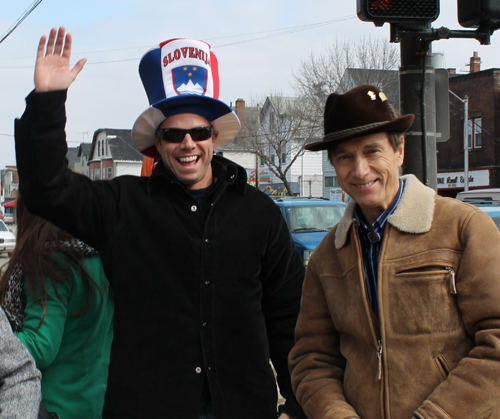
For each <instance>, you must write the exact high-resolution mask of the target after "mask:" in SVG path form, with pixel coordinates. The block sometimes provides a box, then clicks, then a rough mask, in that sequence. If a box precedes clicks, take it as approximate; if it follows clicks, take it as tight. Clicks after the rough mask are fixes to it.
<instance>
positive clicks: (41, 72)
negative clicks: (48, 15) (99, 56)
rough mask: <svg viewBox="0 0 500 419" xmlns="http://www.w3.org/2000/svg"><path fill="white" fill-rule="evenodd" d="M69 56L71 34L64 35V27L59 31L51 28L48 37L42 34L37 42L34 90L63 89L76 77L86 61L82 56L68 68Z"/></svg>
mask: <svg viewBox="0 0 500 419" xmlns="http://www.w3.org/2000/svg"><path fill="white" fill-rule="evenodd" d="M70 57H71V34H69V33H68V34H66V35H65V29H64V27H62V26H61V27H60V28H59V31H57V29H55V28H52V30H51V31H50V35H49V39H48V41H47V37H46V36H45V35H44V36H42V37H41V38H40V42H39V44H38V53H37V57H36V64H35V91H36V92H49V91H52V90H65V89H67V88H68V87H69V86H70V85H71V83H73V82H74V81H75V79H76V76H78V74H79V73H80V71H82V69H83V66H84V65H85V63H86V62H87V59H86V58H82V59H81V60H80V61H78V62H77V63H76V64H75V66H74V67H73V68H72V69H71V70H70V69H69V60H70Z"/></svg>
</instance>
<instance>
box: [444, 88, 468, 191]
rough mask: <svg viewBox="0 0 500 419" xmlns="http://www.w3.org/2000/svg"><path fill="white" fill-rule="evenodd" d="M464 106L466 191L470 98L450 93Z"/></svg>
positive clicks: (465, 180)
mask: <svg viewBox="0 0 500 419" xmlns="http://www.w3.org/2000/svg"><path fill="white" fill-rule="evenodd" d="M449 92H450V93H451V94H452V95H453V96H455V97H456V98H457V99H458V100H459V101H460V102H462V103H463V104H464V191H468V190H469V96H467V95H465V97H464V98H463V99H462V98H461V97H459V96H458V95H456V94H455V93H453V92H452V91H451V90H450V91H449Z"/></svg>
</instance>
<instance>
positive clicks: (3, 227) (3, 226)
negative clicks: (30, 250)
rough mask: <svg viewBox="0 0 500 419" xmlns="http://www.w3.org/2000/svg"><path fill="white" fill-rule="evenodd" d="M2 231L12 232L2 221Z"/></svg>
mask: <svg viewBox="0 0 500 419" xmlns="http://www.w3.org/2000/svg"><path fill="white" fill-rule="evenodd" d="M0 231H10V230H9V229H8V228H7V226H6V225H5V224H4V223H3V222H2V221H0Z"/></svg>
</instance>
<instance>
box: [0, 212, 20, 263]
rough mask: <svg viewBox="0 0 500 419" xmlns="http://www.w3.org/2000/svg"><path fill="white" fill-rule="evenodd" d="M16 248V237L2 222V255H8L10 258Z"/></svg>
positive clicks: (0, 247)
mask: <svg viewBox="0 0 500 419" xmlns="http://www.w3.org/2000/svg"><path fill="white" fill-rule="evenodd" d="M14 247H16V236H14V234H13V233H12V232H11V231H10V230H9V228H8V227H7V225H6V224H5V223H4V222H3V221H1V220H0V254H2V253H7V254H8V255H9V256H10V255H11V254H12V252H13V251H14Z"/></svg>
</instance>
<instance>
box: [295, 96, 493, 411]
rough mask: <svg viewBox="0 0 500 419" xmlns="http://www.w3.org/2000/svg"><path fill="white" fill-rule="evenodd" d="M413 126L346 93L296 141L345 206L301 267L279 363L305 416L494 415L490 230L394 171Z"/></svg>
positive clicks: (478, 217)
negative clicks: (312, 139) (343, 195)
mask: <svg viewBox="0 0 500 419" xmlns="http://www.w3.org/2000/svg"><path fill="white" fill-rule="evenodd" d="M413 119H414V116H413V115H405V116H402V117H399V118H398V117H396V116H395V115H394V113H393V112H392V108H391V107H390V105H389V103H388V101H387V98H386V96H385V95H384V94H383V93H382V92H381V91H379V89H377V88H376V87H374V86H359V87H356V88H354V89H352V90H351V91H349V92H347V93H345V94H343V95H340V94H335V93H334V94H332V95H330V96H329V98H328V100H327V102H326V107H325V121H324V128H325V137H324V139H323V141H321V142H318V143H315V144H311V145H309V146H308V147H307V148H308V149H309V150H328V157H329V159H330V161H331V162H332V164H333V166H334V168H335V170H336V172H337V177H338V181H339V184H340V186H341V187H342V188H343V190H344V191H345V192H347V193H348V194H349V195H350V196H351V198H352V200H351V202H350V203H349V206H348V207H347V209H346V211H345V215H344V217H343V218H342V220H341V221H340V222H339V224H338V225H337V226H336V227H335V228H334V229H332V231H331V232H330V233H329V234H328V235H327V236H326V237H325V238H324V240H323V241H322V242H321V244H320V245H319V246H318V247H317V248H316V250H315V251H314V253H313V255H312V256H311V259H310V260H309V264H308V267H307V272H306V278H305V281H304V288H303V293H302V302H301V311H300V315H299V320H298V322H297V328H296V344H295V347H294V348H293V349H292V351H291V353H290V357H289V362H290V368H291V370H292V383H293V387H294V390H295V393H296V395H297V399H298V400H299V403H300V404H301V405H302V407H303V408H304V411H305V412H306V414H307V415H308V417H309V418H310V419H320V418H321V419H348V418H349V419H350V418H362V419H386V418H387V419H388V418H397V419H404V418H408V419H410V418H411V417H415V418H420V419H430V418H432V419H451V418H453V419H458V418H463V419H471V418H475V419H479V418H500V410H499V408H498V406H499V404H500V386H499V385H498V383H499V377H500V304H499V303H498V302H499V301H500V258H499V257H498V255H499V254H500V233H499V232H498V229H497V228H496V226H495V224H494V223H493V221H492V220H491V219H490V217H489V216H488V215H487V214H485V213H484V212H482V211H480V210H479V209H477V208H476V207H474V206H471V205H468V204H464V203H462V202H459V201H457V200H454V199H450V198H442V197H440V196H437V195H436V194H435V191H434V190H432V189H430V188H428V187H426V186H424V185H423V184H422V183H420V182H419V181H418V179H417V178H416V177H414V176H412V175H407V176H403V177H399V171H400V167H401V165H402V163H403V158H404V137H403V132H404V131H406V130H407V129H408V128H409V127H410V126H411V125H412V122H413Z"/></svg>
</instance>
